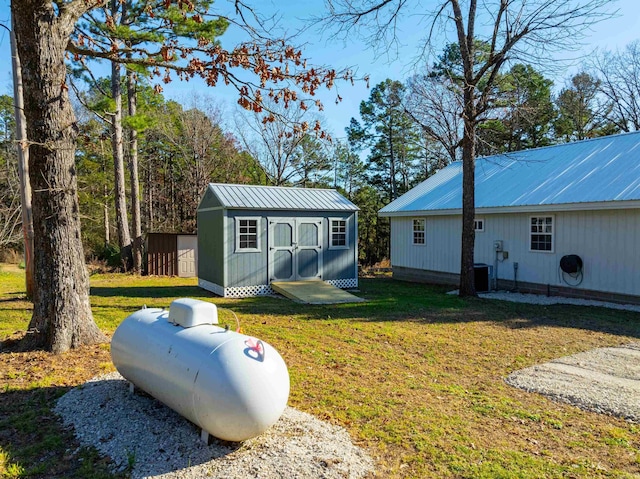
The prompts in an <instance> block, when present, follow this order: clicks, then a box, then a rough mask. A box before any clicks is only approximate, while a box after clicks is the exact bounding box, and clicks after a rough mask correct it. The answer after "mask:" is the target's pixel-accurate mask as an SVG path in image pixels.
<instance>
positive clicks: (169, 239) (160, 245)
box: [146, 233, 198, 278]
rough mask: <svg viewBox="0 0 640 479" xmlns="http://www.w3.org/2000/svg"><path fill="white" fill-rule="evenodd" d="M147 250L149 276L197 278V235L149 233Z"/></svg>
mask: <svg viewBox="0 0 640 479" xmlns="http://www.w3.org/2000/svg"><path fill="white" fill-rule="evenodd" d="M146 250H147V274H153V275H158V276H179V277H181V278H192V277H194V276H197V269H196V268H197V257H198V244H197V237H196V235H194V234H179V233H149V234H148V235H147V247H146Z"/></svg>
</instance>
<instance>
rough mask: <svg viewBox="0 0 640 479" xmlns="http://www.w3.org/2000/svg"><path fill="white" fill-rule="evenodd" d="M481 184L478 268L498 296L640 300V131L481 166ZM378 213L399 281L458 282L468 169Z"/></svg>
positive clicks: (458, 167) (456, 166)
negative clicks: (387, 230)
mask: <svg viewBox="0 0 640 479" xmlns="http://www.w3.org/2000/svg"><path fill="white" fill-rule="evenodd" d="M475 181H476V191H475V200H476V221H475V237H476V241H475V252H474V254H475V261H476V262H478V263H485V264H486V265H489V267H490V269H491V270H493V271H492V273H491V275H492V277H491V279H492V280H493V282H497V286H498V288H499V289H513V288H518V289H519V290H520V291H525V292H526V291H530V292H538V293H550V294H561V295H567V296H574V297H590V298H596V299H603V300H613V301H623V302H640V254H638V245H640V132H635V133H627V134H622V135H614V136H609V137H601V138H596V139H592V140H585V141H580V142H575V143H568V144H563V145H556V146H551V147H546V148H538V149H533V150H528V151H520V152H515V153H508V154H503V155H496V156H492V157H487V158H480V159H478V160H477V161H476V175H475ZM379 214H380V216H385V217H390V218H391V264H392V269H393V276H394V277H395V278H398V279H404V280H412V281H425V282H440V283H450V284H457V283H458V281H459V271H460V248H461V232H462V164H461V162H455V163H452V164H451V165H449V166H447V167H446V168H444V169H442V170H440V171H439V172H438V173H436V174H435V175H434V176H432V177H430V178H428V179H427V180H425V181H424V182H422V183H421V184H419V185H418V186H416V187H415V188H413V189H412V190H410V191H409V192H407V193H406V194H405V195H403V196H402V197H400V198H398V199H397V200H395V201H394V202H392V203H390V204H389V205H387V206H386V207H384V208H382V209H381V210H380V212H379ZM563 258H564V260H563ZM485 271H486V269H485Z"/></svg>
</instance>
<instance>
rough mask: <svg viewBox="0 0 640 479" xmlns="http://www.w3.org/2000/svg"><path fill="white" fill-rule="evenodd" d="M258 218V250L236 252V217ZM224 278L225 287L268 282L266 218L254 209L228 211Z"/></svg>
mask: <svg viewBox="0 0 640 479" xmlns="http://www.w3.org/2000/svg"><path fill="white" fill-rule="evenodd" d="M238 217H240V218H258V219H259V220H260V225H259V228H258V230H259V232H260V234H259V238H258V241H259V248H260V251H259V252H238V251H237V245H236V221H237V220H236V218H238ZM225 236H226V273H227V274H226V278H225V281H224V283H218V284H220V285H222V286H225V287H230V286H253V285H256V284H269V278H268V277H267V254H268V246H267V220H266V219H265V218H263V217H262V214H261V213H260V212H256V211H229V212H228V215H227V218H226V235H225Z"/></svg>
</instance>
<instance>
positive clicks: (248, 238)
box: [236, 218, 260, 252]
mask: <svg viewBox="0 0 640 479" xmlns="http://www.w3.org/2000/svg"><path fill="white" fill-rule="evenodd" d="M259 230H260V218H236V251H246V252H248V251H260V246H259V245H260V243H259V241H258V235H259Z"/></svg>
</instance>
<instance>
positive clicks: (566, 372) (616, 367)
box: [506, 343, 640, 421]
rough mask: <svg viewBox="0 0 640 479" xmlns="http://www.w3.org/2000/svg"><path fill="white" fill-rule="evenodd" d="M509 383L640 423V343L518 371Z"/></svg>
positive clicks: (588, 352)
mask: <svg viewBox="0 0 640 479" xmlns="http://www.w3.org/2000/svg"><path fill="white" fill-rule="evenodd" d="M506 382H507V384H510V385H511V386H514V387H517V388H519V389H524V390H525V391H529V392H537V393H540V394H543V395H545V396H548V397H549V398H551V399H554V400H559V401H563V402H567V403H569V404H573V405H574V406H577V407H579V408H582V409H586V410H588V411H594V412H598V413H605V414H612V415H614V416H620V417H623V418H625V419H629V420H632V421H640V343H631V344H626V345H622V346H618V347H611V348H598V349H593V350H591V351H586V352H583V353H578V354H574V355H572V356H565V357H562V358H559V359H554V360H553V361H550V362H548V363H544V364H541V365H538V366H532V367H530V368H526V369H522V370H520V371H516V372H514V373H512V374H510V375H509V376H508V377H507V378H506Z"/></svg>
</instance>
